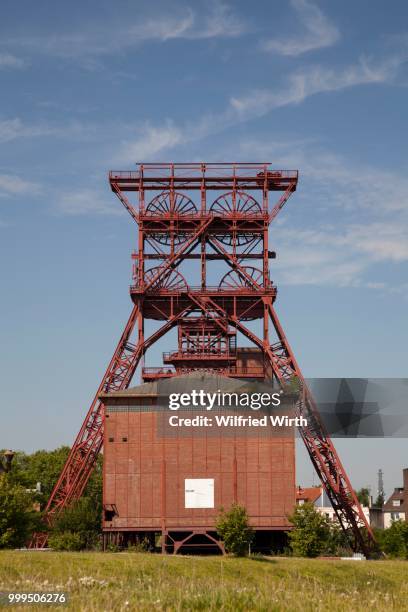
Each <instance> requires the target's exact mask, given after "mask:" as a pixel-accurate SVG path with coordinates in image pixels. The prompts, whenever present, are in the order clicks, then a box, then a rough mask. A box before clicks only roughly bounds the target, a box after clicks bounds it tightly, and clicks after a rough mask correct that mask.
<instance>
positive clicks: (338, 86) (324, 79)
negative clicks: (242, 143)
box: [230, 56, 405, 119]
mask: <svg viewBox="0 0 408 612" xmlns="http://www.w3.org/2000/svg"><path fill="white" fill-rule="evenodd" d="M404 60H405V58H403V57H399V56H395V57H391V58H388V59H386V60H383V61H382V62H380V63H378V62H375V63H374V62H370V61H369V60H367V59H366V58H360V60H359V61H358V63H357V64H354V65H351V66H348V67H347V68H345V69H343V70H333V69H327V68H323V67H321V66H316V67H313V68H309V69H306V70H304V71H302V72H296V73H294V74H292V75H290V77H289V78H288V82H287V85H286V86H285V87H283V88H282V89H281V90H280V91H279V90H276V89H273V90H271V89H263V90H256V91H252V92H251V94H249V95H244V96H242V97H232V98H231V101H230V105H231V110H232V111H235V113H236V114H237V116H238V117H241V118H243V119H250V118H254V117H260V116H263V115H265V114H266V113H268V112H270V111H271V110H273V109H275V108H279V107H283V106H288V105H294V104H300V103H301V102H304V101H305V100H306V99H307V98H309V97H311V96H314V95H316V94H320V93H329V92H333V91H340V90H343V89H347V88H350V87H355V86H358V85H370V84H380V83H387V82H391V81H392V79H393V78H394V76H395V74H396V71H397V69H398V67H399V66H400V65H401V64H402V63H403V61H404Z"/></svg>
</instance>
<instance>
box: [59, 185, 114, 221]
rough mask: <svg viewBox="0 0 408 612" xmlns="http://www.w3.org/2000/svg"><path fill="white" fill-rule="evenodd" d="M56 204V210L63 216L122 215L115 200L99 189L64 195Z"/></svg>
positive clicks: (75, 191)
mask: <svg viewBox="0 0 408 612" xmlns="http://www.w3.org/2000/svg"><path fill="white" fill-rule="evenodd" d="M55 204H56V209H55V210H56V211H57V212H58V213H60V214H63V215H72V216H74V215H95V214H97V215H117V214H121V213H122V210H121V209H120V208H119V207H118V206H117V204H116V202H115V199H114V198H111V197H109V194H108V195H107V194H106V192H100V191H99V190H97V189H89V188H85V189H78V190H74V191H71V192H66V193H63V194H61V195H60V196H59V198H58V199H57V201H56V203H55Z"/></svg>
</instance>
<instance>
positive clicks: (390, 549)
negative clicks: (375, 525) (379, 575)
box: [377, 521, 408, 559]
mask: <svg viewBox="0 0 408 612" xmlns="http://www.w3.org/2000/svg"><path fill="white" fill-rule="evenodd" d="M377 537H378V539H379V542H380V546H381V548H382V550H383V551H384V552H385V553H386V554H387V555H389V556H390V557H393V558H397V559H408V523H406V522H405V521H394V522H393V523H392V524H391V527H389V528H388V529H384V530H383V531H382V532H379V531H378V532H377Z"/></svg>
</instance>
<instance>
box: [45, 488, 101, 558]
mask: <svg viewBox="0 0 408 612" xmlns="http://www.w3.org/2000/svg"><path fill="white" fill-rule="evenodd" d="M99 532H100V514H99V509H98V508H97V507H95V504H93V503H92V501H91V500H90V499H89V498H87V497H83V498H82V499H79V500H78V501H77V502H76V503H75V504H74V505H72V506H70V507H68V508H66V509H65V510H64V511H63V512H62V513H61V514H60V515H59V516H58V518H57V520H56V522H55V524H54V526H53V529H52V536H54V535H55V536H60V535H63V536H64V538H68V536H67V534H71V535H75V536H78V537H77V538H76V539H75V543H74V546H77V545H78V546H79V542H80V543H81V546H80V548H95V546H97V543H98V540H99ZM64 538H63V541H65V540H64ZM68 539H69V538H68ZM53 541H54V540H53ZM49 542H50V546H51V547H53V546H52V544H51V538H49ZM55 542H56V545H59V544H58V543H59V539H58V537H57V538H56V540H55ZM77 543H78V544H77ZM57 550H69V549H65V548H63V549H57ZM72 550H79V549H78V548H73V549H72Z"/></svg>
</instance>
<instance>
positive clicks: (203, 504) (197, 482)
mask: <svg viewBox="0 0 408 612" xmlns="http://www.w3.org/2000/svg"><path fill="white" fill-rule="evenodd" d="M184 499H185V502H184V506H185V508H214V478H186V479H185V481H184Z"/></svg>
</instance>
